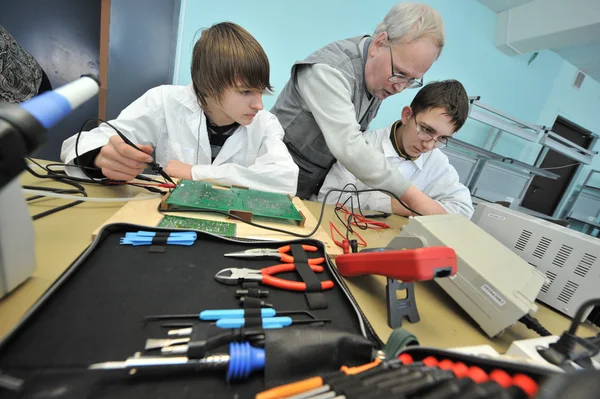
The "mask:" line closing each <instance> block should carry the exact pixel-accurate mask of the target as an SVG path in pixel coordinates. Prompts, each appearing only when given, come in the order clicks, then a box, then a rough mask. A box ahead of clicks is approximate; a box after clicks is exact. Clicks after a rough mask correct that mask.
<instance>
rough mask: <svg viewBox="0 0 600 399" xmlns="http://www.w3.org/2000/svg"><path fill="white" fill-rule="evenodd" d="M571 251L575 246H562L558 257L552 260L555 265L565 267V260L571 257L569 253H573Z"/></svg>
mask: <svg viewBox="0 0 600 399" xmlns="http://www.w3.org/2000/svg"><path fill="white" fill-rule="evenodd" d="M571 251H573V248H572V247H570V246H568V245H563V246H562V247H560V249H559V250H558V253H557V254H556V257H555V258H554V260H553V261H552V264H553V265H554V266H558V267H563V266H564V264H565V262H566V261H567V259H568V258H569V255H571Z"/></svg>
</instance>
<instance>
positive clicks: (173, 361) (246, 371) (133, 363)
mask: <svg viewBox="0 0 600 399" xmlns="http://www.w3.org/2000/svg"><path fill="white" fill-rule="evenodd" d="M264 367H265V350H264V349H261V348H254V347H252V346H250V344H249V343H248V342H243V343H238V342H231V343H230V344H229V353H223V354H215V355H211V356H206V357H203V358H202V359H189V358H187V357H185V356H179V357H166V356H158V357H155V356H152V357H149V356H134V357H130V358H128V359H126V360H124V361H116V362H104V363H95V364H92V365H90V366H89V367H88V368H89V369H92V370H118V369H123V370H127V371H128V372H129V374H131V375H133V374H136V373H137V372H141V371H143V370H160V371H165V372H166V371H205V370H224V369H227V381H233V380H241V379H245V378H246V377H248V376H249V375H250V373H251V372H252V371H258V370H262V369H263V368H264Z"/></svg>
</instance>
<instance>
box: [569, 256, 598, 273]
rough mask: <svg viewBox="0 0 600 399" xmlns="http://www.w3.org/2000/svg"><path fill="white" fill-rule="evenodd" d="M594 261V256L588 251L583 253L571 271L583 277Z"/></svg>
mask: <svg viewBox="0 0 600 399" xmlns="http://www.w3.org/2000/svg"><path fill="white" fill-rule="evenodd" d="M595 261H596V257H595V256H594V255H590V254H588V253H586V254H584V255H583V258H581V260H580V261H579V264H578V265H577V267H576V268H575V271H574V272H573V273H575V274H576V275H578V276H579V277H585V276H586V275H587V273H588V272H589V271H590V269H591V268H592V265H593V264H594V262H595Z"/></svg>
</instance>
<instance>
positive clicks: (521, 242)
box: [515, 230, 531, 251]
mask: <svg viewBox="0 0 600 399" xmlns="http://www.w3.org/2000/svg"><path fill="white" fill-rule="evenodd" d="M529 238H531V231H527V230H523V232H522V233H521V235H520V236H519V239H518V240H517V243H516V244H515V248H516V249H518V250H519V251H524V250H525V246H526V245H527V242H528V241H529Z"/></svg>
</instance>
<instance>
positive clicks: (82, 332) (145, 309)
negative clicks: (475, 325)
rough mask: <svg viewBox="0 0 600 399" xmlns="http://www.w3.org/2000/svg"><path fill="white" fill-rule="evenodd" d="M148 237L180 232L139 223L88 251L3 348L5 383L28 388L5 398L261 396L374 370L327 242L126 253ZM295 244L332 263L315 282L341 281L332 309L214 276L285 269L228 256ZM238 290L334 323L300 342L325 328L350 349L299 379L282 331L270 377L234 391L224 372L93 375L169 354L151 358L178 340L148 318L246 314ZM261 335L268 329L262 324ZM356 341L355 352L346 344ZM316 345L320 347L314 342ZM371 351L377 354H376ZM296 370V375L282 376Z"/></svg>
mask: <svg viewBox="0 0 600 399" xmlns="http://www.w3.org/2000/svg"><path fill="white" fill-rule="evenodd" d="M139 230H144V231H161V232H173V231H176V230H166V229H157V228H149V227H142V226H137V225H130V224H113V225H109V226H106V227H105V228H104V229H103V230H102V231H101V232H100V234H99V235H98V237H97V238H96V239H95V240H94V241H93V243H92V244H91V245H90V247H89V248H88V249H87V250H86V251H85V252H84V253H83V254H82V255H81V256H80V257H79V258H78V259H77V260H76V261H75V262H74V263H73V264H72V265H71V266H70V267H69V268H68V269H67V271H66V272H65V273H64V274H63V275H62V276H61V277H60V278H59V280H57V282H56V283H55V284H54V285H53V286H52V287H51V288H50V289H49V290H48V292H46V293H45V294H44V295H43V297H42V298H40V300H39V301H38V302H37V303H36V304H35V305H34V307H33V308H32V309H31V311H30V312H29V313H28V314H27V315H26V317H25V318H24V319H23V320H22V322H21V323H20V324H19V325H18V326H17V327H16V328H15V329H14V330H13V331H12V332H11V333H9V334H8V335H7V337H6V338H5V339H4V340H3V341H2V342H1V343H0V386H3V385H4V386H7V385H10V384H9V383H8V382H6V381H10V379H11V378H15V379H16V380H17V381H19V380H20V381H21V382H22V385H21V389H20V390H19V391H11V390H8V389H3V388H0V397H3V398H4V397H6V398H20V397H35V398H46V397H48V398H50V397H52V398H71V397H74V398H130V399H132V398H159V397H160V398H188V397H190V398H191V397H203V398H211V397H253V395H254V394H255V393H257V392H260V391H262V390H264V389H265V387H268V386H272V385H273V383H282V382H285V381H287V380H292V379H297V378H301V377H303V376H304V375H306V373H313V372H319V371H325V370H326V369H331V368H335V367H339V366H340V365H341V364H340V363H343V364H346V363H348V364H347V365H349V366H353V365H358V364H363V363H367V362H369V361H370V360H371V358H372V356H373V353H372V352H374V350H375V349H380V348H381V347H382V343H381V341H380V340H379V338H378V337H377V336H376V335H375V333H374V332H373V329H372V328H371V326H370V325H369V323H368V321H367V320H366V319H365V318H364V316H363V315H362V313H361V312H360V310H359V309H358V306H357V305H356V302H355V301H354V299H353V298H352V296H351V294H350V293H349V291H348V288H347V287H346V286H345V284H344V283H343V281H342V280H341V278H340V276H339V275H338V274H337V272H336V271H335V269H334V268H333V266H332V264H331V262H330V260H329V258H327V257H326V255H325V251H324V249H325V248H324V245H323V243H321V242H320V241H316V240H310V239H304V240H292V241H288V242H277V243H273V242H271V243H265V242H248V241H238V240H232V239H226V238H222V237H217V236H213V235H210V234H207V233H203V232H197V233H198V238H197V240H196V241H195V243H194V244H193V245H192V246H179V245H169V244H168V241H167V242H166V243H165V240H164V239H163V240H162V241H161V243H159V245H162V246H164V249H165V250H164V252H162V251H158V252H157V251H149V246H144V245H142V246H131V245H121V244H120V239H121V238H122V237H124V236H125V233H126V232H137V231H139ZM177 231H179V230H177ZM163 236H164V235H163ZM286 244H308V245H313V246H317V247H318V252H316V253H308V258H309V259H310V258H313V257H325V258H326V261H325V263H323V266H324V271H323V272H321V273H315V275H316V277H317V279H319V280H320V281H325V280H332V281H333V282H334V286H333V288H332V289H328V290H323V291H320V292H318V294H319V295H322V296H323V299H324V301H325V303H326V307H322V306H320V308H318V309H309V302H308V301H307V298H306V296H305V294H304V293H303V292H293V291H287V290H282V289H279V288H275V287H270V286H265V285H256V284H249V285H247V286H245V287H242V285H225V284H221V283H219V282H217V281H216V280H215V278H214V277H215V274H216V273H217V272H219V270H221V269H224V268H230V267H233V268H252V269H260V268H264V267H268V266H272V265H277V264H279V263H281V262H280V261H279V260H277V259H260V260H258V259H257V260H248V259H236V258H227V257H224V256H223V255H224V254H225V253H230V252H235V251H241V250H245V249H250V248H275V249H276V248H278V247H281V246H283V245H286ZM154 245H156V243H155V244H154ZM296 249H297V248H296ZM275 277H277V278H283V279H286V280H292V281H303V280H302V279H301V278H300V276H299V274H298V273H296V272H286V273H282V274H278V275H276V276H275ZM238 290H246V291H244V292H252V293H254V294H256V295H255V296H254V297H252V295H250V296H248V297H247V301H244V304H245V303H246V302H249V303H254V304H255V305H254V306H256V304H260V301H263V303H269V304H272V305H273V307H274V309H276V310H277V311H291V310H304V311H306V310H308V311H309V312H310V313H311V314H312V315H313V316H314V317H315V318H317V319H330V320H331V322H330V323H318V324H317V325H316V326H313V325H306V324H298V325H292V326H290V327H284V328H285V329H290V330H289V332H288V334H291V335H292V336H293V335H294V334H298V331H303V330H302V329H306V331H312V329H319V328H320V329H322V330H319V331H333V335H334V336H335V334H342V335H344V334H345V335H346V337H351V339H349V340H348V339H344V340H342V341H339V342H341V343H340V344H339V345H340V346H338V347H335V346H330V345H331V344H330V343H327V344H326V346H327V347H328V348H330V349H331V356H329V355H328V352H327V350H319V347H318V346H317V347H312V348H311V352H310V353H312V355H311V356H314V353H315V352H316V353H319V352H320V353H321V356H322V359H321V360H319V359H318V358H317V357H315V364H314V369H313V370H306V368H308V369H310V368H311V365H310V362H309V364H303V365H302V367H303V368H304V370H303V369H301V368H298V371H297V372H295V371H294V364H289V363H288V364H282V361H279V360H278V359H276V358H275V357H274V356H280V355H281V356H282V358H284V356H287V357H286V358H289V359H294V356H296V354H297V353H301V352H302V350H303V347H302V345H301V344H299V342H298V341H297V342H290V349H289V350H290V351H291V352H289V353H281V350H282V348H284V349H285V344H284V343H283V342H282V339H281V336H282V335H281V334H282V333H283V332H282V331H278V332H275V331H274V330H271V332H269V330H264V331H265V334H266V339H265V340H264V341H265V344H266V347H267V348H266V358H267V361H266V367H267V370H265V371H264V372H263V371H257V372H254V373H252V374H251V375H250V376H249V377H248V378H247V379H245V380H242V381H235V382H229V383H228V382H227V381H226V376H225V374H226V371H216V370H212V371H197V372H191V373H190V372H170V373H165V372H162V371H161V372H147V373H146V372H143V373H141V372H140V373H137V374H135V375H130V374H128V373H127V372H126V371H124V370H88V369H87V367H88V366H89V365H90V364H94V363H101V362H107V361H124V360H125V359H127V358H129V357H131V356H133V355H134V353H136V352H142V355H143V356H146V355H152V356H160V351H159V352H152V353H145V352H144V351H143V350H144V344H145V342H146V339H147V338H168V337H167V329H165V328H162V327H161V322H159V321H148V322H145V321H144V317H145V316H147V315H156V314H185V313H196V314H197V313H199V312H200V311H202V310H206V309H242V305H241V304H240V300H239V295H238V298H236V291H238ZM267 290H268V291H269V294H268V296H267V297H264V296H263V295H262V293H264V291H267ZM244 306H245V305H244ZM291 317H292V319H294V320H296V319H298V320H306V319H307V316H306V315H303V314H297V315H291ZM168 321H171V322H176V321H177V322H181V323H184V324H182V325H181V326H185V323H195V325H198V324H202V323H210V322H205V321H199V320H198V319H195V320H192V319H187V320H166V321H165V322H168ZM255 321H256V320H255ZM259 324H260V321H259ZM321 324H322V325H321ZM244 328H245V329H249V328H254V327H250V326H245V327H244ZM207 330H209V329H207ZM212 330H213V333H211V334H214V330H215V328H214V325H212ZM219 330H220V329H219ZM258 330H259V331H260V330H261V328H260V326H258ZM270 334H271V335H270ZM300 334H301V335H302V334H303V333H300ZM308 335H310V333H308ZM313 335H314V336H315V337H316V336H317V334H313ZM269 337H271V338H269ZM169 338H170V337H169ZM316 339H319V338H318V337H316ZM309 341H310V340H309ZM269 342H272V344H269ZM336 342H338V341H336ZM348 342H352V343H353V344H356V345H357V346H352V345H350V347H348V346H345V345H346V344H347V343H348ZM313 344H314V343H313ZM269 345H273V348H275V347H276V348H277V350H275V349H272V352H273V354H272V355H271V356H272V357H271V358H269ZM306 345H310V342H307V344H306ZM369 345H371V346H372V349H373V351H371V350H369ZM353 348H360V349H357V350H354V349H353ZM227 350H228V347H227V345H222V346H220V347H218V348H211V349H210V350H209V352H208V353H207V355H211V354H214V353H227ZM340 353H341V354H340ZM344 353H346V355H347V356H344ZM179 356H182V355H179ZM183 356H185V355H183ZM323 359H326V361H323ZM332 359H333V360H332ZM270 365H273V366H270ZM286 367H287V369H283V368H286ZM275 368H279V370H276V369H275ZM2 375H5V376H7V378H8V379H4V381H5V382H6V383H5V384H3V383H2V381H3V377H2ZM265 375H272V376H273V381H272V383H269V381H265V379H264V376H265Z"/></svg>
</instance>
